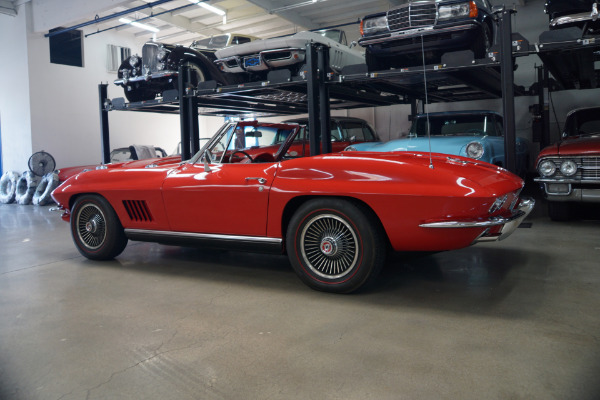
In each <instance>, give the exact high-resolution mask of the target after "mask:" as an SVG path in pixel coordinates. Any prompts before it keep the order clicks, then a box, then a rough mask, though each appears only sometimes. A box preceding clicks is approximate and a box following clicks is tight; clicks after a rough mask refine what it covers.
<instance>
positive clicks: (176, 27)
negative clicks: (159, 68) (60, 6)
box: [0, 0, 525, 44]
mask: <svg viewBox="0 0 600 400" xmlns="http://www.w3.org/2000/svg"><path fill="white" fill-rule="evenodd" d="M28 1H30V0H12V1H9V0H0V12H2V13H5V14H11V13H13V12H16V10H17V9H18V5H20V4H23V3H26V2H28ZM404 1H405V0H209V1H206V3H208V4H210V5H213V6H215V7H218V8H220V9H221V10H223V11H225V12H226V23H223V22H224V21H223V17H221V16H219V15H217V14H215V13H213V12H211V11H208V10H206V9H204V8H201V7H199V6H198V5H196V4H192V3H191V2H190V1H189V0H171V1H168V2H166V3H163V4H160V5H158V6H155V7H152V8H148V7H147V8H143V9H141V10H138V11H132V12H127V11H128V10H131V9H133V8H136V7H138V8H139V7H140V6H145V5H147V4H148V3H153V2H155V0H132V1H123V2H116V3H118V4H119V6H118V7H114V8H111V9H108V10H104V11H102V12H99V13H97V14H96V15H89V17H88V19H87V20H79V21H65V23H64V24H63V27H68V26H74V25H77V24H80V23H83V22H87V21H94V20H95V19H98V18H100V19H104V18H106V20H105V21H102V22H95V23H93V25H92V26H93V27H94V28H95V30H96V31H98V32H100V33H98V34H101V32H102V31H103V30H106V29H116V30H118V31H125V32H129V33H132V34H134V35H136V36H138V37H140V38H147V39H150V38H151V37H152V35H153V34H152V33H151V32H149V31H146V30H143V29H140V28H136V27H134V26H131V25H125V24H123V23H122V22H119V18H118V17H115V18H112V17H113V16H114V14H116V13H125V14H124V15H121V17H125V18H128V19H130V20H136V21H139V22H141V23H144V24H147V25H150V26H152V27H155V28H158V29H159V30H160V32H158V33H157V34H156V40H157V41H160V42H164V43H180V44H190V43H191V42H192V41H193V40H195V39H200V38H204V37H209V36H213V35H218V34H221V33H240V34H246V35H253V36H257V37H260V38H268V37H274V36H281V35H288V34H292V33H295V32H298V31H301V30H307V29H309V30H310V29H320V28H325V27H331V26H336V25H340V24H350V25H348V26H347V27H345V28H344V29H345V30H346V31H347V34H348V36H349V37H350V39H356V38H358V24H357V23H356V22H357V21H358V20H360V18H362V17H364V16H365V15H368V14H371V13H375V12H379V11H385V10H388V9H389V8H390V7H393V6H396V5H398V4H401V3H402V2H404ZM500 1H501V0H492V3H493V4H498V3H500V4H501V2H500ZM524 2H525V0H519V3H524ZM33 5H34V7H35V5H36V2H35V1H34V2H33Z"/></svg>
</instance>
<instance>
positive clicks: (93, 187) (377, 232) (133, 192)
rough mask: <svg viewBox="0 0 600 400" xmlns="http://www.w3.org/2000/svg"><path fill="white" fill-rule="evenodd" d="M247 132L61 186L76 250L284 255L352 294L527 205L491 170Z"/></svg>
mask: <svg viewBox="0 0 600 400" xmlns="http://www.w3.org/2000/svg"><path fill="white" fill-rule="evenodd" d="M248 124H251V123H228V124H225V125H224V126H223V127H222V128H221V129H220V130H219V131H218V132H217V133H216V134H215V136H214V137H213V138H212V139H211V140H210V141H209V142H208V143H207V144H206V145H204V147H203V148H202V149H201V150H200V151H199V152H198V153H197V154H196V155H195V156H194V157H193V158H192V159H190V160H189V161H187V162H185V163H172V164H169V163H165V164H154V163H153V164H148V160H141V161H132V162H129V163H124V164H121V165H120V166H118V167H113V168H108V169H100V170H92V171H87V172H83V173H81V174H79V175H76V176H73V177H72V178H70V179H69V180H67V181H66V182H64V183H63V184H62V185H61V186H59V187H58V188H57V189H56V190H55V191H54V192H53V193H52V196H53V198H54V199H55V201H56V202H57V203H58V204H59V207H60V208H62V209H63V210H64V213H63V219H64V220H65V221H70V224H71V233H72V236H73V241H74V242H75V245H76V247H77V249H78V250H79V251H80V253H81V254H82V255H84V256H85V257H87V258H90V259H96V260H104V259H110V258H113V257H116V256H118V255H119V254H120V253H121V252H122V251H123V249H124V248H125V246H126V244H127V241H128V239H132V240H142V241H153V242H159V243H171V244H180V245H181V244H183V245H203V246H213V247H223V248H226V249H229V250H232V249H238V250H249V251H266V252H276V253H283V252H286V253H287V255H288V256H289V259H290V262H291V264H292V266H293V268H294V270H295V272H296V273H297V274H298V275H299V277H300V278H301V279H302V280H303V281H304V282H305V283H306V284H307V285H308V286H310V287H311V288H313V289H317V290H323V291H328V292H336V293H348V292H352V291H354V290H357V289H359V288H361V287H364V286H365V285H367V284H369V283H372V282H373V281H374V280H375V278H376V276H377V274H378V272H379V271H380V269H381V267H382V266H383V263H384V259H385V255H386V252H387V250H388V249H393V250H396V251H441V250H452V249H459V248H463V247H466V246H469V245H471V244H473V243H476V242H479V241H493V240H498V239H502V238H505V237H506V236H508V235H510V234H511V233H512V232H513V231H514V230H515V229H516V228H517V226H518V225H519V223H520V222H521V221H522V220H523V219H524V218H525V217H526V216H527V214H528V213H529V212H530V211H531V209H532V207H533V201H532V200H527V199H521V198H520V197H519V194H520V192H521V189H522V187H523V181H522V180H521V179H520V178H519V177H517V176H516V175H513V174H511V173H510V172H508V171H506V170H504V169H502V168H499V167H496V166H493V165H491V164H487V163H483V162H476V161H473V160H471V159H467V158H463V157H459V156H456V157H454V156H453V157H448V156H447V155H441V154H431V155H430V154H428V153H412V152H400V153H394V152H390V153H368V152H360V151H354V152H342V153H333V154H325V155H319V156H311V157H294V158H290V157H289V156H286V154H288V150H289V148H290V146H292V144H293V143H294V139H295V137H296V135H298V132H299V131H300V126H299V125H287V124H272V125H273V126H274V127H276V128H277V129H276V131H275V132H274V134H273V132H267V130H266V129H264V128H263V127H261V129H260V130H258V129H246V128H247V126H249V125H248ZM242 132H243V134H242ZM277 135H285V140H284V141H283V143H281V145H280V146H279V148H278V150H277V151H276V152H275V153H274V154H273V151H272V147H273V146H274V145H273V143H274V142H276V141H277Z"/></svg>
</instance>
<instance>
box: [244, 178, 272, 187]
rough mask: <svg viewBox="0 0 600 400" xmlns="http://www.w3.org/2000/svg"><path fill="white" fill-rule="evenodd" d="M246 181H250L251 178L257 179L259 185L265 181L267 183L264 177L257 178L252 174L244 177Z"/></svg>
mask: <svg viewBox="0 0 600 400" xmlns="http://www.w3.org/2000/svg"><path fill="white" fill-rule="evenodd" d="M246 180H247V181H252V180H257V181H258V183H260V184H261V185H264V184H265V183H267V180H266V179H265V178H259V177H255V176H254V177H253V176H249V177H247V178H246Z"/></svg>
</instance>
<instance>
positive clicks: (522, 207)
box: [419, 198, 535, 243]
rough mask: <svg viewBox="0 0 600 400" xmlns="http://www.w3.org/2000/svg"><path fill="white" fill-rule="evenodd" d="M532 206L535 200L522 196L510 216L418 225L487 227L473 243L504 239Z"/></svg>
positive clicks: (430, 226)
mask: <svg viewBox="0 0 600 400" xmlns="http://www.w3.org/2000/svg"><path fill="white" fill-rule="evenodd" d="M534 206H535V200H533V199H532V198H522V199H521V202H520V203H519V206H518V207H517V208H516V209H515V210H513V214H512V215H511V216H510V217H492V218H490V219H488V220H484V221H441V222H429V223H425V224H421V225H419V226H420V227H422V228H487V229H486V230H484V231H483V233H482V234H481V235H479V237H477V238H476V239H475V241H474V243H477V242H491V241H496V240H504V239H506V238H507V237H509V236H510V235H511V234H512V233H513V232H514V231H515V230H516V229H517V228H518V227H519V225H520V224H521V222H523V220H524V219H525V218H526V217H527V216H528V215H529V213H531V210H533V207H534ZM499 225H502V228H501V229H500V232H499V233H497V234H494V235H489V234H488V233H489V229H490V228H492V227H494V226H499Z"/></svg>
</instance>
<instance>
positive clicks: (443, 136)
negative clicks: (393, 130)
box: [346, 110, 530, 176]
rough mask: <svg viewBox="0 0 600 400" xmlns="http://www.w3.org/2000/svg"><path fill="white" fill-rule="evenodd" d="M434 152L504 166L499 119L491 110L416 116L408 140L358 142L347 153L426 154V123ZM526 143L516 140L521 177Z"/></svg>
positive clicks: (526, 150) (527, 142)
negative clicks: (406, 152) (407, 152)
mask: <svg viewBox="0 0 600 400" xmlns="http://www.w3.org/2000/svg"><path fill="white" fill-rule="evenodd" d="M428 120H429V134H430V136H431V151H432V152H434V153H443V154H452V155H460V156H465V157H470V158H474V159H476V160H481V161H485V162H488V163H490V164H495V165H498V166H500V167H504V166H505V165H506V161H505V157H504V136H503V129H502V116H501V115H500V114H498V113H496V112H494V111H484V110H477V111H447V112H437V113H429V115H427V114H419V115H417V116H415V118H414V119H413V123H412V126H411V128H410V132H409V133H408V136H407V137H404V138H401V139H395V140H390V141H389V142H384V143H380V142H378V143H357V144H353V145H351V146H348V147H347V148H346V150H358V151H425V152H428V151H429V142H430V141H429V139H428V137H427V133H428V132H427V121H428ZM529 148H530V145H529V141H528V140H527V139H524V138H517V173H518V174H519V175H521V176H524V175H525V173H526V172H527V168H528V166H529Z"/></svg>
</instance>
